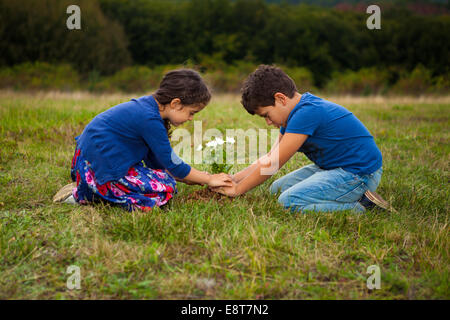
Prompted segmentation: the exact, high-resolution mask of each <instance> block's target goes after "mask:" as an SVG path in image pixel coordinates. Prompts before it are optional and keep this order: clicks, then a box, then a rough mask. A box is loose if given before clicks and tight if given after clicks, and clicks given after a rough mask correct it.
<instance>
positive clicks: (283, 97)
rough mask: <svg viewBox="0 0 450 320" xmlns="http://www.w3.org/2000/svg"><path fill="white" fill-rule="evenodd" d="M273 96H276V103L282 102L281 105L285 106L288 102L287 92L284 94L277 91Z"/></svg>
mask: <svg viewBox="0 0 450 320" xmlns="http://www.w3.org/2000/svg"><path fill="white" fill-rule="evenodd" d="M273 97H274V99H275V103H277V102H278V103H279V104H281V105H283V106H285V105H286V103H287V99H286V98H287V97H286V95H285V94H283V93H281V92H277V93H275V94H274V95H273Z"/></svg>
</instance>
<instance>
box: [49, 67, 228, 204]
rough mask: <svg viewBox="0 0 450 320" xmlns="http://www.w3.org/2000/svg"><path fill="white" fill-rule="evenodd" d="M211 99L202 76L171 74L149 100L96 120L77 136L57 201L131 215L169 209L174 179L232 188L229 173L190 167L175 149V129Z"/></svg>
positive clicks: (127, 104)
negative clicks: (101, 204) (100, 204)
mask: <svg viewBox="0 0 450 320" xmlns="http://www.w3.org/2000/svg"><path fill="white" fill-rule="evenodd" d="M210 99H211V94H210V92H209V90H208V88H207V86H206V85H205V84H204V82H203V80H202V78H201V77H200V75H199V74H198V73H197V72H196V71H194V70H190V69H180V70H174V71H170V72H168V73H167V74H166V75H165V76H164V77H163V79H162V81H161V84H160V87H159V89H158V90H157V91H156V92H155V93H154V94H153V95H150V96H144V97H141V98H138V99H132V100H131V101H129V102H125V103H121V104H119V105H117V106H115V107H112V108H110V109H108V110H106V111H105V112H103V113H100V114H99V115H97V116H96V117H95V118H94V119H93V120H92V121H91V122H90V123H89V124H88V125H87V126H86V128H85V129H84V131H83V133H82V134H81V135H80V136H78V137H76V138H75V140H76V141H77V146H76V148H75V155H74V157H73V159H72V167H71V176H72V181H75V182H76V186H75V183H74V184H71V185H67V186H65V187H64V188H63V189H61V190H60V191H59V192H58V194H56V195H55V198H54V201H55V202H58V201H64V202H67V203H80V204H87V203H88V202H94V201H98V200H103V201H106V202H109V203H114V204H118V205H121V206H122V207H124V208H126V209H127V210H129V211H132V210H134V209H140V210H144V211H147V210H150V209H151V208H153V207H154V206H162V205H165V204H166V203H167V202H168V201H169V200H170V199H171V198H172V197H173V195H174V194H175V193H176V192H177V190H176V181H175V179H177V180H179V181H182V182H185V183H188V184H200V185H203V184H208V185H209V186H210V187H219V186H231V178H230V177H229V176H228V175H226V174H223V173H222V174H216V175H210V174H208V173H206V172H200V171H198V170H196V169H194V168H191V167H190V166H189V165H188V164H186V163H185V162H183V161H182V160H181V159H180V158H179V157H178V156H177V155H176V154H175V153H174V152H173V150H172V148H171V146H170V142H169V134H168V132H169V128H170V125H171V124H172V125H174V126H178V125H180V124H182V123H184V122H186V121H188V120H192V119H193V117H194V114H195V113H197V112H199V111H201V110H202V109H203V108H204V107H205V106H206V105H207V104H208V102H209V100H210Z"/></svg>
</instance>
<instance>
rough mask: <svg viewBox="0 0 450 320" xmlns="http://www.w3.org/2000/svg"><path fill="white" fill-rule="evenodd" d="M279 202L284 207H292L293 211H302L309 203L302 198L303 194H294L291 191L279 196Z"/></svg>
mask: <svg viewBox="0 0 450 320" xmlns="http://www.w3.org/2000/svg"><path fill="white" fill-rule="evenodd" d="M278 203H279V204H281V205H282V206H283V208H284V209H290V210H291V211H292V212H299V211H302V210H303V208H304V207H305V206H306V205H308V202H307V201H306V199H302V197H301V194H295V195H294V196H293V195H292V194H290V193H289V192H283V193H282V194H281V195H280V196H279V197H278Z"/></svg>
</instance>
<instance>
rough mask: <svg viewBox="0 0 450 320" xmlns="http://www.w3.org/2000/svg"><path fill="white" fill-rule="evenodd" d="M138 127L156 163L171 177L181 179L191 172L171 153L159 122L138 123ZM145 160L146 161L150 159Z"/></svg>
mask: <svg viewBox="0 0 450 320" xmlns="http://www.w3.org/2000/svg"><path fill="white" fill-rule="evenodd" d="M138 126H139V128H138V130H139V131H140V132H141V134H142V137H143V139H144V140H145V142H146V143H147V145H148V147H149V148H150V149H151V150H152V153H153V155H154V156H155V158H156V160H157V162H159V163H160V164H161V165H162V166H164V168H165V169H167V170H169V172H170V173H171V174H172V175H173V176H175V177H177V178H180V179H183V178H184V177H186V176H187V175H188V174H189V172H191V167H190V166H189V165H188V164H187V163H185V162H184V161H183V160H181V158H180V157H178V156H177V155H176V153H175V152H174V151H173V149H172V146H171V145H170V141H169V138H168V137H167V131H166V128H165V127H164V125H163V123H162V121H161V120H159V119H149V120H144V121H140V122H139V124H138ZM147 157H148V156H147ZM147 157H146V158H147ZM145 160H147V161H148V160H150V159H145ZM147 161H146V163H147Z"/></svg>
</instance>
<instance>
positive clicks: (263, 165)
mask: <svg viewBox="0 0 450 320" xmlns="http://www.w3.org/2000/svg"><path fill="white" fill-rule="evenodd" d="M307 138H308V136H307V135H305V134H298V133H286V134H284V136H283V139H282V140H281V141H280V143H279V144H278V145H277V146H276V147H275V148H274V149H273V150H271V154H270V156H269V155H267V156H266V157H262V158H261V159H260V160H258V162H257V163H256V165H255V169H254V170H253V171H252V172H251V173H250V174H249V175H247V176H246V177H245V178H244V179H242V180H241V182H239V183H238V184H236V183H233V186H232V187H221V188H214V191H217V192H219V193H221V194H224V195H227V196H230V197H236V196H239V195H241V194H244V193H246V192H247V191H249V190H251V189H253V188H254V187H256V186H258V185H260V184H261V183H263V182H264V181H266V180H267V179H269V178H270V177H271V176H272V175H273V174H275V173H276V172H277V171H278V170H279V168H281V167H282V166H283V165H284V164H285V163H286V162H287V161H288V160H289V159H290V158H291V157H292V156H293V155H294V154H295V153H296V152H297V150H298V149H299V148H300V147H301V146H302V144H303V143H304V142H305V141H306V139H307Z"/></svg>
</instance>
